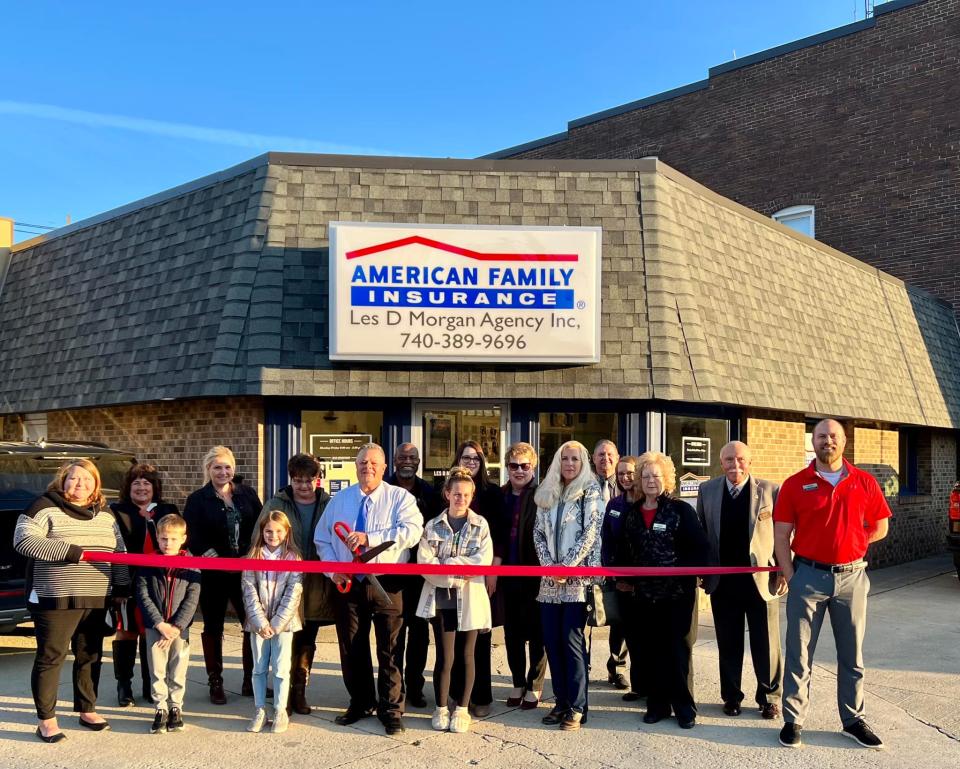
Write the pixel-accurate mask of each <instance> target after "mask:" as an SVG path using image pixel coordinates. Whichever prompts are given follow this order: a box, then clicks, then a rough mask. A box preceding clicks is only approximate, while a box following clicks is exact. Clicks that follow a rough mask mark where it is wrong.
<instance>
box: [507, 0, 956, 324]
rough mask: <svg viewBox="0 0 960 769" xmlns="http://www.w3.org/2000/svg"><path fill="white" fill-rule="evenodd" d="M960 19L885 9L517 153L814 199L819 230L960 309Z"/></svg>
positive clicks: (756, 195) (782, 201) (943, 9)
mask: <svg viewBox="0 0 960 769" xmlns="http://www.w3.org/2000/svg"><path fill="white" fill-rule="evenodd" d="M958 20H960V0H928V1H927V2H922V3H920V4H917V5H912V6H909V7H906V8H903V9H900V10H897V11H894V12H891V13H884V14H882V15H879V16H877V17H876V20H875V25H874V26H873V27H872V28H869V29H862V30H860V31H857V32H855V33H853V34H848V35H846V36H843V37H838V38H835V39H832V40H828V41H826V42H822V43H820V44H817V45H810V46H808V47H805V48H801V49H799V50H796V51H793V52H790V53H786V54H784V55H780V56H776V57H774V58H770V59H767V60H765V61H761V62H758V63H756V64H752V65H747V66H744V67H741V68H739V69H734V70H732V71H730V72H726V73H718V74H714V75H713V76H711V77H710V78H709V83H708V85H707V87H706V88H703V89H700V90H696V91H694V92H692V93H688V94H686V95H682V96H677V97H675V98H672V99H668V100H665V101H661V102H658V103H654V104H651V105H648V106H645V107H643V108H640V109H635V110H632V111H629V112H625V113H622V114H619V115H614V116H611V117H607V118H605V119H601V120H597V121H595V122H592V123H587V124H584V125H581V126H577V127H573V128H570V130H569V131H568V133H567V136H566V138H565V139H564V140H561V141H558V142H554V143H551V144H546V145H543V146H540V147H536V148H532V149H530V150H527V151H525V152H522V153H519V154H517V155H515V157H527V158H635V157H642V156H645V155H656V156H658V157H660V158H661V159H662V160H664V161H666V162H667V163H668V164H670V165H672V166H673V167H675V168H677V169H678V170H680V171H682V172H684V173H685V174H688V175H689V176H692V177H693V178H694V179H696V180H697V181H699V182H701V183H702V184H705V185H706V186H707V187H709V188H710V189H712V190H715V191H716V192H718V193H720V194H721V195H724V196H726V197H730V198H733V199H734V200H736V201H738V202H740V203H743V204H744V205H747V206H749V207H750V208H753V209H755V210H757V211H760V212H761V213H765V214H771V213H773V212H775V211H777V210H780V209H782V208H786V207H787V206H792V205H798V204H813V205H815V206H816V235H817V239H818V240H821V241H823V242H825V243H828V244H829V245H831V246H833V247H835V248H837V249H839V250H840V251H843V252H845V253H847V254H850V255H851V256H854V257H856V258H857V259H861V260H863V261H865V262H868V263H870V264H873V265H875V266H877V267H879V268H881V269H883V270H886V271H888V272H890V273H892V274H893V275H896V276H897V277H899V278H901V279H903V280H906V281H908V282H911V283H913V284H914V285H917V286H920V287H922V288H924V289H926V290H928V291H930V292H931V293H933V294H935V295H937V296H940V297H941V298H943V299H945V300H947V301H950V302H952V303H953V305H954V308H955V309H957V310H960V258H958V251H957V247H956V240H955V235H956V232H957V231H958V230H960V185H957V184H956V183H955V180H956V178H957V175H958V173H960V142H957V130H958V129H957V120H956V116H957V115H958V114H960V88H958V87H957V83H958V82H960V21H958ZM786 34H787V35H789V32H787V33H786ZM644 95H645V94H642V93H639V94H638V97H639V96H644Z"/></svg>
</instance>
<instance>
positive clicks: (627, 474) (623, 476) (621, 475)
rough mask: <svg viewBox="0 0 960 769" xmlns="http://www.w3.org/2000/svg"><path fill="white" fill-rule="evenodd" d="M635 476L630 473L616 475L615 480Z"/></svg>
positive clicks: (635, 475)
mask: <svg viewBox="0 0 960 769" xmlns="http://www.w3.org/2000/svg"><path fill="white" fill-rule="evenodd" d="M636 477H637V474H636V473H632V472H627V473H617V478H636Z"/></svg>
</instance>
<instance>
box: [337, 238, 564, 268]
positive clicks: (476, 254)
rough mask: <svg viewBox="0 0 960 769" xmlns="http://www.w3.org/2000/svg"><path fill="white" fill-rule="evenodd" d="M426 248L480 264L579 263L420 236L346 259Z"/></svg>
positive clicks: (350, 253)
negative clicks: (490, 250)
mask: <svg viewBox="0 0 960 769" xmlns="http://www.w3.org/2000/svg"><path fill="white" fill-rule="evenodd" d="M413 245H419V246H427V247H428V248H435V249H437V250H438V251H446V252H448V253H451V254H457V255H458V256H465V257H467V258H468V259H477V260H478V261H481V262H576V261H579V258H580V257H579V256H578V255H577V254H487V253H483V252H481V251H473V250H471V249H469V248H461V247H460V246H454V245H451V244H450V243H444V242H442V241H440V240H433V239H431V238H425V237H423V236H421V235H411V236H410V237H409V238H400V239H399V240H391V241H389V242H388V243H379V244H377V245H375V246H367V247H366V248H357V249H354V250H353V251H347V259H359V258H360V257H361V256H369V255H371V254H379V253H382V252H384V251H392V250H393V249H395V248H403V247H404V246H413Z"/></svg>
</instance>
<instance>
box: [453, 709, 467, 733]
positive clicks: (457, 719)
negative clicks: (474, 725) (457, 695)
mask: <svg viewBox="0 0 960 769" xmlns="http://www.w3.org/2000/svg"><path fill="white" fill-rule="evenodd" d="M469 728H470V710H469V709H468V708H457V709H456V710H454V711H453V715H452V716H450V731H451V732H456V733H457V734H463V733H464V732H466V731H467V730H468V729H469Z"/></svg>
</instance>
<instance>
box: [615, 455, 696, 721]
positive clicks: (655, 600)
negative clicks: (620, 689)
mask: <svg viewBox="0 0 960 769" xmlns="http://www.w3.org/2000/svg"><path fill="white" fill-rule="evenodd" d="M637 472H638V473H639V475H640V477H639V483H640V490H641V492H642V496H641V497H640V499H639V500H638V501H637V502H636V503H634V504H632V505H630V506H629V507H628V508H627V510H626V511H625V512H624V513H623V514H622V522H621V524H620V536H619V537H618V540H617V544H616V551H615V552H614V554H613V558H612V565H614V566H705V565H706V564H707V558H708V554H709V545H708V542H707V536H706V533H705V532H704V530H703V529H702V528H701V526H700V521H699V519H698V518H697V513H696V511H695V510H694V509H693V508H692V507H691V506H690V505H688V504H687V503H686V502H683V501H682V500H679V499H675V498H673V497H672V496H670V495H671V494H672V493H673V491H674V489H675V488H676V484H677V471H676V468H675V467H674V465H673V461H672V460H671V459H670V457H668V456H667V455H666V454H662V453H660V452H658V451H648V452H647V453H645V454H641V455H640V457H638V458H637ZM617 589H618V590H620V591H621V593H620V595H621V615H622V616H623V617H624V620H625V622H624V625H625V627H624V629H625V631H626V637H627V648H628V649H629V650H630V660H631V663H632V664H633V665H641V666H643V670H642V674H641V676H640V680H643V681H644V682H645V683H646V684H647V692H648V697H647V712H646V715H644V717H643V721H644V723H647V724H655V723H656V722H657V721H660V720H661V719H664V718H667V717H669V716H670V712H671V709H672V710H673V713H674V714H675V715H676V717H677V723H679V725H680V727H681V728H683V729H691V728H693V726H694V725H695V724H696V722H697V721H696V716H697V705H696V701H695V699H694V687H693V644H694V642H695V641H696V638H697V578H696V577H639V578H620V579H618V580H617Z"/></svg>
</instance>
